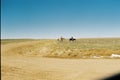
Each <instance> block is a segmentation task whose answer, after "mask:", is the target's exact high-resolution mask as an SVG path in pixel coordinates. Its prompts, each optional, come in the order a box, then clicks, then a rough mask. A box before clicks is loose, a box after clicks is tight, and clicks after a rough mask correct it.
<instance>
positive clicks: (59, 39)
mask: <svg viewBox="0 0 120 80" xmlns="http://www.w3.org/2000/svg"><path fill="white" fill-rule="evenodd" d="M57 40H58V41H64V40H65V38H63V37H60V38H58V39H57Z"/></svg>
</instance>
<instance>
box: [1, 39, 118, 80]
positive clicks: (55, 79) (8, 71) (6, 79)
mask: <svg viewBox="0 0 120 80" xmlns="http://www.w3.org/2000/svg"><path fill="white" fill-rule="evenodd" d="M37 43H39V41H37V42H34V41H32V42H21V43H14V44H6V45H2V51H1V52H2V53H1V59H2V61H1V62H2V63H1V64H2V80H97V79H100V78H103V77H106V76H110V75H112V74H114V73H117V72H120V59H56V58H45V57H41V56H37V57H35V56H26V55H27V54H26V55H17V51H16V50H14V49H17V50H18V51H19V49H20V48H21V47H27V45H35V44H37ZM44 45H45V46H47V44H44ZM28 47H29V46H28ZM39 47H43V46H39ZM34 50H36V49H34ZM28 53H29V52H28ZM32 53H34V52H32Z"/></svg>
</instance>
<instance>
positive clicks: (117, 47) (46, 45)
mask: <svg viewBox="0 0 120 80" xmlns="http://www.w3.org/2000/svg"><path fill="white" fill-rule="evenodd" d="M23 41H33V40H32V39H30V40H2V41H1V42H2V44H7V43H12V42H23ZM34 41H38V43H36V44H34V45H26V46H22V47H19V49H14V50H13V51H15V53H18V54H22V55H25V54H27V55H28V54H29V55H30V56H33V55H34V56H38V55H41V54H42V56H44V57H57V58H92V57H93V56H95V57H102V56H104V57H107V56H111V54H119V55H120V38H94V39H93V38H91V39H77V41H75V42H69V41H68V40H65V41H63V42H59V41H57V40H34Z"/></svg>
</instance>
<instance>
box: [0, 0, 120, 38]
mask: <svg viewBox="0 0 120 80" xmlns="http://www.w3.org/2000/svg"><path fill="white" fill-rule="evenodd" d="M61 36H62V37H65V38H69V37H71V36H73V37H75V38H94V37H95V38H96V37H97V38H98V37H120V0H1V38H2V39H13V38H37V39H40V38H58V37H61Z"/></svg>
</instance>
